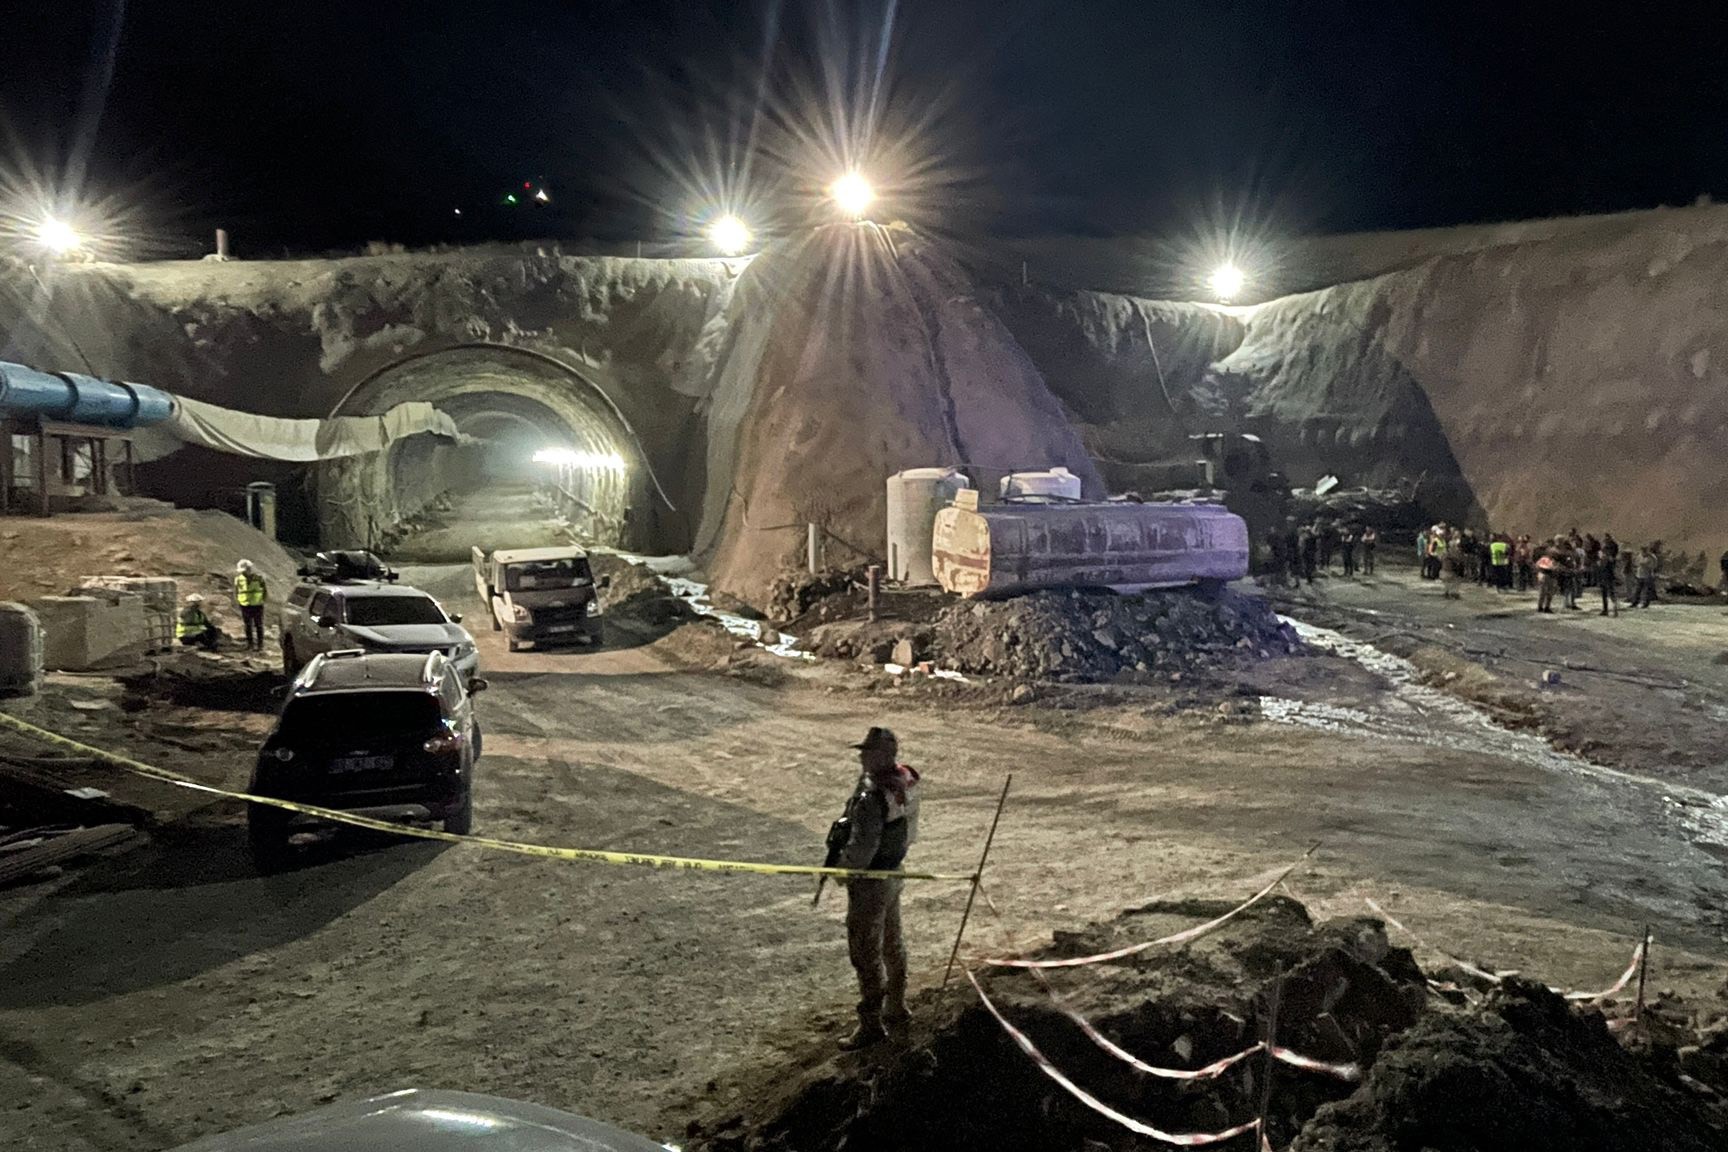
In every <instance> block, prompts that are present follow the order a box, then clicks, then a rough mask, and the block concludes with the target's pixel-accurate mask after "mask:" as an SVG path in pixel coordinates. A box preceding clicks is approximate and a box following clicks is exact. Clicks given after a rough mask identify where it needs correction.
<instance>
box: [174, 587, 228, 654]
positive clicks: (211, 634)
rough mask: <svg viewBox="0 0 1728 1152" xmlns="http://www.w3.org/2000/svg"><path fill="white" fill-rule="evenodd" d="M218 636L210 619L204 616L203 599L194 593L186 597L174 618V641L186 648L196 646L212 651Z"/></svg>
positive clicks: (218, 633)
mask: <svg viewBox="0 0 1728 1152" xmlns="http://www.w3.org/2000/svg"><path fill="white" fill-rule="evenodd" d="M220 636H221V633H220V632H218V631H216V625H214V624H212V623H211V622H210V617H208V616H206V615H204V597H203V596H201V595H199V594H198V593H196V592H193V593H191V594H190V595H188V596H187V597H186V603H185V604H184V605H182V606H181V608H180V614H179V615H178V616H176V617H175V618H174V639H176V640H178V641H179V642H180V643H181V644H183V645H186V646H187V647H191V646H192V645H194V644H196V645H197V646H198V647H200V648H204V649H213V648H215V647H216V641H217V639H218V638H219V637H220Z"/></svg>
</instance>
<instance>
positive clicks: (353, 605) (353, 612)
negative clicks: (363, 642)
mask: <svg viewBox="0 0 1728 1152" xmlns="http://www.w3.org/2000/svg"><path fill="white" fill-rule="evenodd" d="M444 622H445V621H444V613H443V611H442V610H441V609H440V608H439V607H438V604H437V602H436V601H434V600H433V599H432V597H430V596H362V597H359V598H357V599H351V600H349V601H348V623H350V624H359V625H361V626H363V627H367V628H379V627H388V626H389V625H391V624H443V623H444Z"/></svg>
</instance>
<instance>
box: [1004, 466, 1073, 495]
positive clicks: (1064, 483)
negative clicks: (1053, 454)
mask: <svg viewBox="0 0 1728 1152" xmlns="http://www.w3.org/2000/svg"><path fill="white" fill-rule="evenodd" d="M999 492H1000V494H1001V497H1002V499H1004V500H1019V499H1026V498H1028V497H1031V498H1037V497H1044V498H1045V499H1048V500H1078V499H1080V477H1078V476H1076V475H1074V473H1072V472H1070V471H1068V469H1066V468H1046V469H1044V470H1042V471H1040V472H1010V473H1008V475H1006V476H1004V477H1002V484H1001V487H1000V489H999Z"/></svg>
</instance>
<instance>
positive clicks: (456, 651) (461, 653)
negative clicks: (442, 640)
mask: <svg viewBox="0 0 1728 1152" xmlns="http://www.w3.org/2000/svg"><path fill="white" fill-rule="evenodd" d="M476 651H477V649H476V648H475V647H474V641H472V640H464V641H462V643H460V644H458V645H456V647H454V648H452V649H450V659H452V660H460V659H462V658H463V657H465V656H472V655H474V653H475V652H476Z"/></svg>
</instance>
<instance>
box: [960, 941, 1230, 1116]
mask: <svg viewBox="0 0 1728 1152" xmlns="http://www.w3.org/2000/svg"><path fill="white" fill-rule="evenodd" d="M966 979H967V980H969V981H971V983H972V988H973V990H974V991H975V992H977V993H978V999H979V1000H980V1001H982V1002H983V1004H984V1007H985V1008H986V1009H987V1010H988V1011H989V1013H990V1015H992V1016H994V1017H996V1023H998V1024H1000V1025H1002V1030H1003V1031H1004V1032H1006V1033H1008V1037H1009V1039H1011V1040H1013V1041H1014V1043H1015V1044H1016V1045H1018V1046H1019V1048H1020V1051H1022V1052H1024V1053H1026V1055H1027V1056H1028V1057H1029V1058H1030V1059H1031V1061H1032V1062H1033V1063H1034V1064H1036V1065H1037V1066H1038V1070H1039V1071H1040V1072H1042V1073H1044V1075H1046V1076H1048V1077H1049V1078H1050V1079H1052V1080H1054V1081H1055V1082H1056V1083H1057V1084H1058V1085H1060V1086H1061V1087H1062V1089H1063V1090H1064V1091H1066V1092H1067V1093H1068V1094H1069V1095H1070V1096H1072V1097H1074V1099H1076V1100H1078V1101H1080V1103H1082V1104H1084V1105H1086V1107H1088V1108H1090V1109H1092V1111H1094V1112H1096V1113H1098V1114H1099V1115H1100V1116H1103V1117H1106V1118H1108V1119H1110V1120H1114V1121H1115V1122H1116V1123H1118V1124H1120V1125H1122V1127H1124V1128H1126V1129H1128V1130H1129V1131H1130V1132H1134V1133H1137V1134H1139V1135H1141V1136H1146V1137H1149V1138H1150V1139H1153V1140H1158V1141H1161V1142H1163V1143H1165V1144H1174V1145H1176V1146H1177V1147H1179V1148H1201V1147H1205V1146H1206V1145H1209V1144H1222V1143H1223V1142H1224V1141H1226V1140H1232V1139H1235V1138H1236V1137H1237V1136H1240V1135H1242V1134H1243V1133H1244V1132H1253V1131H1255V1130H1256V1129H1258V1128H1259V1127H1260V1121H1259V1120H1250V1121H1248V1122H1247V1123H1246V1124H1238V1125H1237V1126H1236V1127H1234V1128H1229V1129H1226V1130H1225V1131H1223V1132H1164V1131H1161V1130H1160V1129H1157V1128H1154V1127H1152V1125H1150V1124H1147V1123H1144V1122H1142V1121H1140V1120H1136V1119H1134V1118H1133V1117H1132V1116H1127V1115H1124V1114H1123V1113H1121V1112H1118V1111H1116V1109H1114V1108H1112V1107H1110V1106H1109V1105H1108V1104H1106V1103H1104V1102H1103V1101H1102V1100H1100V1099H1098V1098H1097V1097H1096V1096H1094V1095H1092V1094H1091V1093H1090V1092H1088V1091H1086V1090H1085V1089H1084V1088H1082V1087H1080V1086H1079V1085H1078V1084H1076V1083H1074V1081H1072V1080H1070V1079H1068V1077H1066V1076H1064V1075H1063V1074H1062V1072H1061V1070H1060V1069H1058V1068H1057V1067H1056V1066H1055V1065H1054V1064H1052V1063H1050V1061H1049V1060H1048V1059H1046V1058H1045V1056H1044V1053H1042V1052H1040V1051H1038V1046H1037V1045H1035V1044H1033V1043H1032V1040H1031V1038H1030V1037H1029V1036H1027V1035H1026V1034H1025V1033H1024V1032H1022V1031H1020V1030H1019V1029H1018V1028H1016V1027H1014V1025H1012V1024H1010V1023H1008V1020H1007V1018H1006V1017H1004V1016H1003V1015H1002V1013H1001V1012H1000V1011H998V1010H997V1008H996V1005H995V1004H992V1003H991V1002H990V997H988V996H986V995H985V994H984V989H983V987H982V986H981V985H980V984H979V983H978V977H976V976H974V975H973V974H972V970H971V969H967V970H966Z"/></svg>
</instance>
